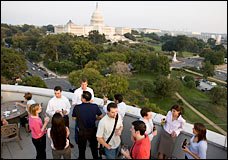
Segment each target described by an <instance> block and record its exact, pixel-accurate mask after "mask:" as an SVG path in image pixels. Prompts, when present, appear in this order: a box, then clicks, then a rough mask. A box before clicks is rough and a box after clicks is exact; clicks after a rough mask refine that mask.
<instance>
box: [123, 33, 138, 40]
mask: <svg viewBox="0 0 228 160" xmlns="http://www.w3.org/2000/svg"><path fill="white" fill-rule="evenodd" d="M124 37H126V38H128V39H130V40H132V41H135V40H136V39H135V37H134V36H133V35H132V34H131V33H125V34H124Z"/></svg>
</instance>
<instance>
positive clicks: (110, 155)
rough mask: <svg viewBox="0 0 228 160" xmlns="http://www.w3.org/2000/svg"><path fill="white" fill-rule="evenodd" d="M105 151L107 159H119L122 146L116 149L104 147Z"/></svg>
mask: <svg viewBox="0 0 228 160" xmlns="http://www.w3.org/2000/svg"><path fill="white" fill-rule="evenodd" d="M104 150H105V156H106V158H107V159H113V157H116V158H117V156H118V154H119V152H120V145H119V146H118V147H117V148H115V149H107V148H106V147H104Z"/></svg>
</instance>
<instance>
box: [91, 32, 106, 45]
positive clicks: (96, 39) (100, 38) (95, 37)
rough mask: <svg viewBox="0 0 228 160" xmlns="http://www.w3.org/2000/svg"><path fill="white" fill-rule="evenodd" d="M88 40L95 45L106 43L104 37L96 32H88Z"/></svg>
mask: <svg viewBox="0 0 228 160" xmlns="http://www.w3.org/2000/svg"><path fill="white" fill-rule="evenodd" d="M88 39H89V40H90V41H91V42H93V43H95V44H99V43H105V42H106V39H105V35H104V34H99V32H98V31H97V30H92V31H90V32H89V36H88Z"/></svg>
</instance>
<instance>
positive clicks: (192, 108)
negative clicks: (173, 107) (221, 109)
mask: <svg viewBox="0 0 228 160" xmlns="http://www.w3.org/2000/svg"><path fill="white" fill-rule="evenodd" d="M176 96H177V97H178V98H180V99H181V100H182V101H183V102H184V104H186V105H187V106H188V107H189V108H190V109H191V110H193V111H194V112H195V113H196V114H198V115H199V116H200V117H202V118H203V119H204V120H205V121H207V122H208V123H209V124H210V125H212V126H213V127H214V128H215V129H217V130H218V131H219V132H220V133H222V134H223V135H225V136H227V132H226V131H224V130H223V129H222V128H220V127H219V126H217V125H216V124H215V123H214V122H212V121H211V120H210V119H208V118H207V117H205V116H204V115H203V114H202V113H200V112H199V111H197V110H196V109H195V108H194V107H193V106H191V105H190V104H189V103H188V102H187V101H186V100H185V99H184V98H183V97H181V96H180V94H179V93H177V92H176Z"/></svg>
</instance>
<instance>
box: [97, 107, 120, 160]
mask: <svg viewBox="0 0 228 160" xmlns="http://www.w3.org/2000/svg"><path fill="white" fill-rule="evenodd" d="M116 116H118V121H117V125H116V128H115V132H114V134H113V136H112V138H111V140H110V141H109V143H108V144H107V143H106V141H107V139H108V138H109V136H110V135H111V133H112V130H113V128H114V124H115V118H116ZM122 131H123V123H122V119H121V116H120V115H118V108H117V105H116V104H115V103H109V104H108V106H107V114H106V115H105V116H104V117H103V118H102V119H101V120H100V122H99V124H98V130H97V134H96V137H97V141H98V142H99V143H100V144H102V145H103V146H104V150H105V156H106V159H117V156H118V154H119V151H120V141H121V140H120V136H121V133H122Z"/></svg>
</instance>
